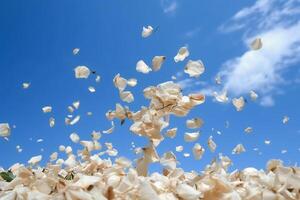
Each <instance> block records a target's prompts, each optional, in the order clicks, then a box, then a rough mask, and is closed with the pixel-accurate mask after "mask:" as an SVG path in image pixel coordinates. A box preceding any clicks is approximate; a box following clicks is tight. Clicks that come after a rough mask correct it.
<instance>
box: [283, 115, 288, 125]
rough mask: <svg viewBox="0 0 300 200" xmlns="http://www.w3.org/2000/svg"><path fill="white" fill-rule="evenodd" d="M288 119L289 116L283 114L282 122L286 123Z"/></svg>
mask: <svg viewBox="0 0 300 200" xmlns="http://www.w3.org/2000/svg"><path fill="white" fill-rule="evenodd" d="M289 120H290V118H289V117H288V116H284V117H283V119H282V123H284V124H286V123H288V121H289Z"/></svg>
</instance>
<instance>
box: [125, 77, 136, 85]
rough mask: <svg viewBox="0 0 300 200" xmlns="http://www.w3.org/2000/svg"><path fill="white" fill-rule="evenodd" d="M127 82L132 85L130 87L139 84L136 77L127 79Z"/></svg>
mask: <svg viewBox="0 0 300 200" xmlns="http://www.w3.org/2000/svg"><path fill="white" fill-rule="evenodd" d="M127 84H128V85H129V86H130V87H134V86H136V84H137V80H136V79H135V78H131V79H129V80H127Z"/></svg>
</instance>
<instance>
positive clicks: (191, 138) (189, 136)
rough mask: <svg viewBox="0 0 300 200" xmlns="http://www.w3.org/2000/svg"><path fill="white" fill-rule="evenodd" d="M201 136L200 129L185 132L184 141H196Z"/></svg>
mask: <svg viewBox="0 0 300 200" xmlns="http://www.w3.org/2000/svg"><path fill="white" fill-rule="evenodd" d="M199 136H200V133H199V131H197V132H193V133H185V134H184V141H186V142H194V141H196V140H197V139H198V138H199Z"/></svg>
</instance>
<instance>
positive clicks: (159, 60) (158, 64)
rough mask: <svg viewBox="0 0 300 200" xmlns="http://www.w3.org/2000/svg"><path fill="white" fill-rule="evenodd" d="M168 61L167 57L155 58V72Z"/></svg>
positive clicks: (153, 64)
mask: <svg viewBox="0 0 300 200" xmlns="http://www.w3.org/2000/svg"><path fill="white" fill-rule="evenodd" d="M165 60H166V56H154V57H153V59H152V69H153V71H158V70H160V68H161V66H162V64H163V63H164V61H165Z"/></svg>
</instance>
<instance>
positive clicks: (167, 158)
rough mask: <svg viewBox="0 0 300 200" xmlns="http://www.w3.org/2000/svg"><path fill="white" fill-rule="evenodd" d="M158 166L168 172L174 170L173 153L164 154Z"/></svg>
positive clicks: (174, 157) (174, 158)
mask: <svg viewBox="0 0 300 200" xmlns="http://www.w3.org/2000/svg"><path fill="white" fill-rule="evenodd" d="M160 164H161V165H162V166H163V167H164V168H165V169H168V170H174V169H175V168H176V164H177V161H176V156H175V155H174V154H173V152H171V151H170V152H167V153H164V155H163V156H162V157H161V158H160Z"/></svg>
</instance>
